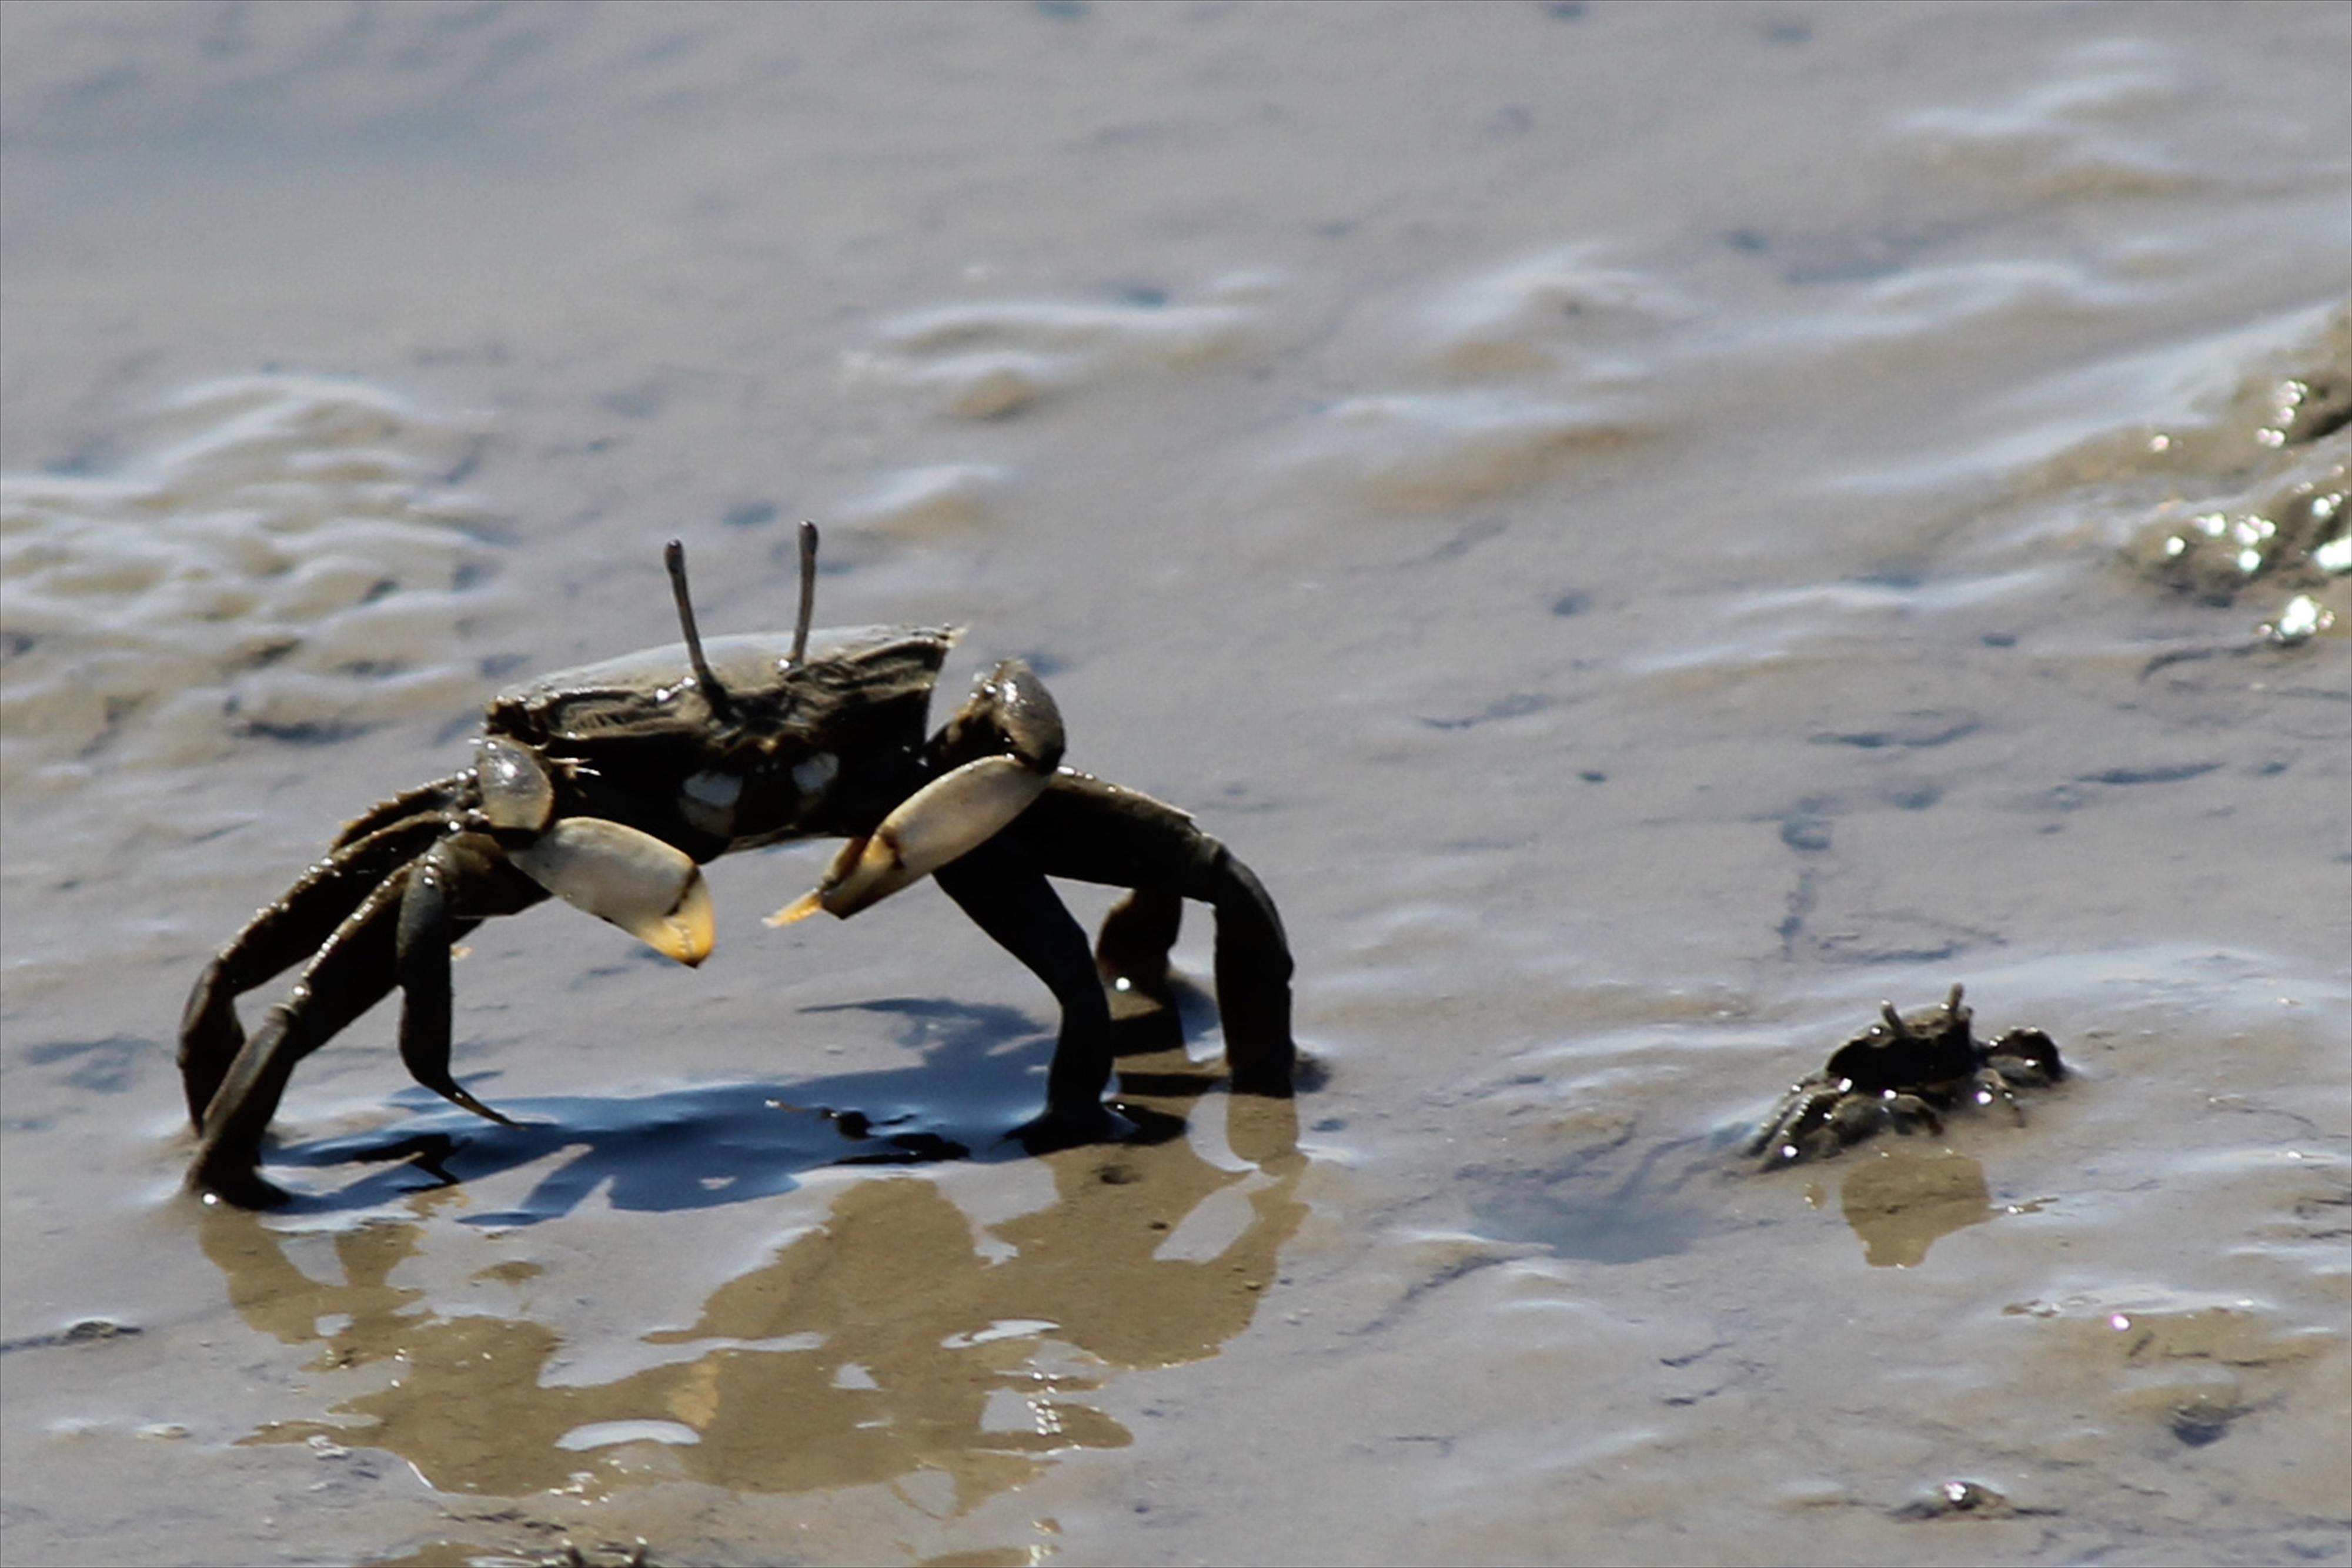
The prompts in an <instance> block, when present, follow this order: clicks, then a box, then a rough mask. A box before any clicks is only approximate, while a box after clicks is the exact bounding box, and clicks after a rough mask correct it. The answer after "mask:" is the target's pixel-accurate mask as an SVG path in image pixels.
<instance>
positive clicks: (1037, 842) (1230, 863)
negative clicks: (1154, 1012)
mask: <svg viewBox="0 0 2352 1568" xmlns="http://www.w3.org/2000/svg"><path fill="white" fill-rule="evenodd" d="M1003 836H1004V837H1005V838H1009V839H1013V840H1015V841H1019V842H1020V843H1022V844H1024V845H1025V846H1026V847H1027V848H1028V850H1029V851H1030V852H1031V853H1032V854H1033V855H1034V856H1035V857H1036V861H1037V864H1038V867H1039V869H1041V870H1042V871H1044V872H1045V874H1046V875H1048V876H1061V877H1069V878H1071V879H1073V880H1075V881H1079V882H1096V883H1109V884H1110V885H1112V886H1114V887H1129V888H1133V889H1135V890H1136V891H1137V893H1138V894H1140V895H1141V896H1140V897H1139V899H1137V900H1131V901H1129V904H1122V905H1121V906H1120V908H1119V909H1118V910H1117V911H1114V912H1113V914H1112V916H1111V918H1110V919H1109V920H1108V921H1106V922H1105V929H1104V933H1103V935H1104V947H1105V952H1106V955H1107V957H1108V959H1110V960H1111V961H1114V962H1117V963H1118V964H1121V965H1123V966H1128V967H1134V968H1135V969H1136V970H1137V977H1138V978H1139V979H1147V980H1148V979H1149V978H1150V972H1149V971H1150V968H1151V967H1157V969H1158V970H1159V971H1160V974H1162V975H1164V973H1165V970H1166V965H1167V952H1168V944H1172V943H1173V942H1174V940H1175V936H1176V922H1175V921H1174V920H1172V919H1170V918H1168V916H1167V904H1168V901H1169V900H1171V899H1173V898H1178V897H1182V898H1192V899H1197V900H1199V901H1200V902H1202V903H1203V904H1208V905H1209V906H1210V907H1211V908H1213V910H1215V911H1216V917H1217V957H1216V968H1217V1010H1218V1013H1219V1015H1220V1017H1221V1018H1222V1019H1223V1023H1224V1030H1225V1061H1226V1064H1227V1066H1228V1067H1229V1068H1230V1070H1231V1071H1232V1073H1233V1083H1234V1088H1235V1089H1237V1090H1240V1091H1241V1092H1244V1093H1248V1094H1270V1095H1275V1096H1277V1097H1284V1098H1286V1097H1287V1096H1288V1095H1289V1094H1290V1092H1291V1074H1292V1071H1293V1070H1294V1068H1295V1067H1296V1065H1297V1055H1298V1050H1297V1044H1296V1042H1295V1041H1293V1040H1292V1039H1291V1033H1290V975H1291V960H1290V945H1289V942H1288V940H1287V939H1286V937H1285V936H1284V935H1283V930H1282V916H1281V915H1279V914H1278V913H1276V910H1275V907H1274V900H1273V899H1272V898H1271V897H1269V896H1268V895H1267V894H1266V891H1265V885H1264V884H1263V883H1260V882H1259V881H1258V879H1257V877H1256V874H1255V873H1253V872H1252V871H1251V870H1250V869H1249V867H1248V866H1246V865H1244V864H1243V863H1242V862H1241V861H1240V859H1239V858H1238V857H1236V856H1235V855H1234V852H1232V851H1231V850H1228V849H1227V848H1225V846H1224V845H1223V844H1222V843H1220V842H1218V841H1216V840H1215V839H1213V838H1211V837H1210V836H1209V835H1208V834H1206V833H1204V832H1202V831H1201V830H1200V829H1199V828H1198V827H1196V826H1194V825H1193V822H1192V818H1191V817H1190V816H1188V815H1187V814H1186V813H1184V812H1182V811H1180V810H1177V809H1176V808H1175V807H1173V806H1170V805H1166V804H1164V803H1162V802H1160V801H1159V800H1153V799H1152V798H1151V797H1150V796H1149V795H1144V794H1140V793H1139V792H1137V791H1135V790H1133V789H1122V788H1120V787H1119V786H1118V785H1116V784H1109V783H1106V782H1104V781H1103V780H1102V779H1097V778H1095V777H1093V776H1092V775H1090V774H1085V773H1079V772H1076V771H1074V770H1073V769H1070V768H1063V769H1062V770H1061V771H1060V772H1058V773H1056V774H1055V776H1054V779H1053V782H1052V784H1051V786H1050V787H1049V788H1048V789H1046V790H1045V794H1043V795H1041V796H1040V797H1038V800H1037V803H1036V804H1035V805H1034V806H1032V807H1030V808H1029V810H1027V811H1026V812H1024V813H1023V814H1022V816H1021V818H1020V820H1019V821H1015V822H1014V823H1013V825H1012V826H1011V827H1009V828H1007V829H1006V830H1005V831H1004V834H1003ZM1154 947H1157V949H1158V950H1157V952H1156V953H1155V952H1154V951H1153V950H1152V949H1153V948H1154ZM1162 983H1163V984H1164V981H1163V982H1162Z"/></svg>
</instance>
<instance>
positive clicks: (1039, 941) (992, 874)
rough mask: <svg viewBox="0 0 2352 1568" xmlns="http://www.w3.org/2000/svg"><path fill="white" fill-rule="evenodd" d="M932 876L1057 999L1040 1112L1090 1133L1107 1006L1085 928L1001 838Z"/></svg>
mask: <svg viewBox="0 0 2352 1568" xmlns="http://www.w3.org/2000/svg"><path fill="white" fill-rule="evenodd" d="M933 876H934V880H936V881H937V882H938V883H939V884H940V890H941V891H942V892H944V893H945V894H947V895H948V896H949V897H950V898H952V899H954V900H955V901H956V903H957V904H960V905H961V906H962V909H963V912H964V913H965V914H966V915H970V916H971V921H972V924H973V925H977V926H979V927H980V928H981V929H982V931H985V932H987V933H988V934H989V936H992V937H993V938H995V940H996V942H997V945H998V946H1001V947H1003V949H1004V950H1005V951H1006V952H1008V953H1010V954H1012V955H1013V956H1014V957H1016V958H1018V959H1020V960H1021V961H1022V963H1024V964H1025V965H1027V966H1028V967H1029V970H1030V972H1031V973H1032V974H1034V975H1035V976H1036V977H1038V978H1039V979H1041V980H1043V981H1045V986H1046V988H1047V989H1048V990H1050V991H1052V992H1053V993H1054V999H1055V1001H1058V1002H1060V1003H1061V1004H1062V1027H1061V1033H1060V1036H1059V1038H1058V1039H1056V1040H1055V1044H1054V1062H1053V1065H1052V1066H1051V1067H1050V1068H1048V1069H1047V1070H1046V1074H1045V1114H1046V1117H1047V1119H1048V1120H1049V1121H1050V1122H1052V1123H1055V1124H1060V1125H1061V1127H1062V1128H1063V1129H1066V1131H1068V1132H1070V1133H1073V1134H1079V1135H1080V1136H1093V1135H1097V1134H1098V1133H1099V1132H1100V1131H1101V1130H1102V1125H1103V1123H1104V1117H1103V1112H1102V1094H1103V1090H1104V1089H1105V1087H1107V1086H1108V1084H1109V1082H1110V1071H1111V1049H1110V1045H1111V1037H1110V1003H1109V1002H1108V1000H1107V999H1106V998H1105V997H1104V996H1103V988H1102V981H1101V979H1100V978H1099V977H1097V975H1096V973H1095V963H1094V956H1093V955H1092V954H1090V953H1088V952H1087V934H1086V930H1085V928H1084V927H1083V926H1081V925H1079V924H1078V923H1077V922H1076V920H1075V919H1073V918H1071V915H1070V912H1069V910H1068V908H1067V907H1066V906H1065V905H1064V904H1063V903H1062V900H1061V895H1060V894H1056V893H1055V891H1054V889H1053V887H1052V885H1051V884H1050V883H1047V882H1046V881H1045V873H1044V872H1043V871H1041V870H1040V869H1038V865H1037V862H1036V861H1035V859H1034V857H1033V856H1032V855H1031V854H1030V853H1029V852H1028V851H1027V850H1026V849H1024V848H1023V847H1022V846H1021V845H1020V844H1017V843H1013V842H1012V841H1008V840H1006V839H1003V838H997V839H992V840H990V841H988V842H987V843H984V844H982V845H981V846H980V847H979V848H978V849H975V850H973V851H972V852H970V853H969V854H966V855H964V856H962V857H961V859H958V860H955V861H951V862H949V863H948V864H946V865H943V866H941V867H940V868H939V870H938V871H937V872H936V873H933Z"/></svg>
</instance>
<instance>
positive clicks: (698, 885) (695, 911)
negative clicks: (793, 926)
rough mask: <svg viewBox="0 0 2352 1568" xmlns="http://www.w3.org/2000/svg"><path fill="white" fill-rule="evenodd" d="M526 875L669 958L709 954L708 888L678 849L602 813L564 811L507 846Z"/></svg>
mask: <svg viewBox="0 0 2352 1568" xmlns="http://www.w3.org/2000/svg"><path fill="white" fill-rule="evenodd" d="M507 859H509V861H512V862H514V863H515V865H516V866H517V867H518V868H520V870H521V872H522V873H523V874H524V875H525V876H528V877H530V879H531V881H533V882H535V883H539V885H540V886H541V887H543V888H545V889H547V891H548V892H550V893H551V894H555V896H556V897H558V898H561V899H562V900H563V901H564V902H565V903H567V904H577V905H579V906H580V907H581V908H583V909H584V910H586V911H587V912H588V913H589V914H591V915H595V916H596V917H597V918H598V919H600V920H609V921H611V922H612V923H613V924H614V925H617V926H619V927H620V928H621V929H622V930H624V931H625V932H627V933H628V934H629V935H630V936H635V938H636V939H637V940H638V941H640V942H643V943H644V944H645V945H646V946H648V947H651V948H652V949H653V950H654V951H655V952H656V953H659V954H660V955H662V956H664V957H666V958H675V959H677V961H678V962H679V963H681V964H685V965H688V966H692V965H695V964H699V963H701V962H702V961H703V960H704V959H705V958H707V957H709V956H710V942H711V934H712V930H713V928H714V926H715V925H716V921H715V920H714V918H713V915H712V912H711V907H710V887H709V883H705V882H704V881H703V880H702V870H701V868H700V867H698V866H697V865H696V864H695V863H694V862H693V861H692V860H691V859H689V858H688V856H687V855H686V854H685V853H684V852H682V851H679V850H677V849H675V848H672V847H671V846H670V845H668V844H666V843H664V842H662V841H660V840H659V839H657V838H655V837H654V836H653V835H652V834H651V833H646V832H640V831H637V830H636V829H635V828H632V827H627V826H625V825H623V824H622V823H619V822H611V821H605V820H604V818H602V817H566V818H565V819H563V820H562V821H560V822H557V823H555V824H554V825H553V826H551V827H550V828H549V829H548V830H547V831H545V832H543V833H541V834H540V835H539V837H538V839H537V840H535V841H533V842H532V843H531V845H530V848H528V849H520V850H509V851H508V852H507Z"/></svg>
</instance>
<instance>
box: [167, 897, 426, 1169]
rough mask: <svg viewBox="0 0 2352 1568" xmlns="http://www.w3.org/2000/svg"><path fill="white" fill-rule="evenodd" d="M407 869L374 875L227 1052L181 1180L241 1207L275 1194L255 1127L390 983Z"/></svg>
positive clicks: (264, 1123)
mask: <svg viewBox="0 0 2352 1568" xmlns="http://www.w3.org/2000/svg"><path fill="white" fill-rule="evenodd" d="M411 874H412V873H410V871H409V870H408V869H407V868H403V869H401V870H398V871H395V872H394V873H393V874H392V875H390V876H388V877H386V878H384V879H383V881H382V882H380V883H377V885H376V887H375V888H374V890H373V892H371V893H370V894H368V895H367V897H366V898H364V899H362V901H361V902H360V905H359V907H358V908H357V909H355V910H353V911H352V914H351V915H349V916H348V917H346V918H345V919H344V920H343V922H342V924H341V925H338V926H337V927H336V928H335V932H334V935H332V936H329V937H328V938H327V940H326V941H325V942H324V943H322V944H320V947H319V949H318V954H317V956H315V957H313V958H312V959H311V960H310V965H309V967H306V968H305V969H304V970H303V971H302V977H301V978H300V979H299V980H298V981H296V982H295V985H294V988H293V990H292V991H291V992H290V993H289V995H288V997H287V998H286V999H285V1000H284V1001H282V1002H279V1003H278V1004H277V1005H276V1006H275V1007H273V1008H271V1009H269V1011H268V1015H267V1016H266V1017H265V1018H264V1019H262V1023H261V1027H260V1029H258V1030H256V1031H255V1033H254V1035H253V1038H252V1039H250V1040H247V1041H246V1042H245V1044H244V1046H243V1047H242V1048H241V1049H240V1050H239V1051H237V1053H236V1061H232V1062H231V1063H229V1067H228V1071H227V1072H226V1073H225V1074H224V1075H223V1077H222V1079H221V1082H220V1087H219V1089H218V1090H217V1092H215V1093H214V1095H213V1096H212V1100H211V1103H209V1104H207V1105H206V1106H205V1113H204V1117H203V1119H202V1122H201V1123H200V1126H201V1128H202V1131H203V1136H202V1138H201V1139H200V1140H199V1142H198V1144H197V1146H196V1158H195V1163H194V1165H193V1166H190V1167H189V1170H188V1186H190V1187H191V1188H194V1189H195V1190H197V1191H204V1192H212V1193H216V1194H218V1195H219V1196H220V1197H225V1198H226V1199H228V1200H229V1201H230V1202H231V1203H235V1204H238V1205H240V1206H242V1207H263V1206H266V1205H268V1204H272V1203H276V1202H278V1201H280V1200H281V1199H282V1197H283V1196H284V1195H283V1194H281V1193H280V1192H279V1191H278V1189H277V1188H276V1187H275V1186H271V1185H270V1184H269V1183H268V1182H267V1181H264V1180H263V1179H262V1178H261V1176H260V1175H259V1174H258V1172H257V1170H256V1168H255V1167H256V1166H258V1165H259V1164H260V1163H261V1136H262V1134H264V1133H266V1132H267V1131H268V1129H269V1121H270V1118H271V1117H273V1116H275V1115H276V1114H277V1113H278V1101H279V1100H280V1099H281V1098H283V1097H284V1095H285V1093H286V1082H287V1080H288V1079H289V1078H290V1077H292V1076H293V1072H294V1068H295V1066H296V1064H297V1063H299V1062H300V1061H301V1060H302V1059H303V1058H304V1057H306V1056H308V1055H310V1053H311V1052H312V1051H316V1050H318V1049H319V1047H320V1046H322V1045H324V1044H326V1043H327V1041H328V1040H331V1039H332V1038H334V1036H335V1034H336V1033H337V1032H338V1031H339V1030H342V1029H343V1028H345V1027H346V1026H348V1025H349V1024H351V1023H352V1021H353V1020H355V1019H358V1017H359V1016H360V1015H361V1014H362V1013H363V1012H365V1011H367V1010H368V1009H370V1008H372V1007H373V1006H375V1004H376V1003H377V1002H379V1001H382V1000H383V998H384V996H385V994H386V993H387V992H389V991H390V990H391V989H392V987H393V980H394V967H395V963H396V958H397V945H398V938H399V920H400V907H401V904H402V900H403V897H404V894H406V892H407V889H408V879H409V877H410V875H411Z"/></svg>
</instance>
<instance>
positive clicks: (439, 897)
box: [394, 833, 545, 1127]
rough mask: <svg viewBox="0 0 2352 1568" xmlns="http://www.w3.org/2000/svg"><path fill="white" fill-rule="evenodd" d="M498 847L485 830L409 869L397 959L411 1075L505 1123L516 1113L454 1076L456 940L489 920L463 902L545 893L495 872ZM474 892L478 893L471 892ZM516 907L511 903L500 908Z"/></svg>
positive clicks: (521, 899)
mask: <svg viewBox="0 0 2352 1568" xmlns="http://www.w3.org/2000/svg"><path fill="white" fill-rule="evenodd" d="M497 853H498V847H497V845H496V844H495V843H493V842H492V841H489V840H487V839H484V838H482V837H481V836H480V835H478V834H473V833H467V834H461V835H457V836H453V837H450V838H445V839H443V840H442V841H440V842H438V843H436V844H435V845H434V846H433V847H432V849H430V850H428V851H427V852H425V854H424V855H422V856H420V857H419V858H418V860H417V862H416V863H415V866H413V867H412V868H411V869H410V871H409V873H408V887H407V889H406V891H404V893H403V894H401V897H400V924H399V927H398V931H397V935H396V936H395V937H394V967H395V972H396V973H397V974H398V976H399V979H400V992H401V1006H400V1059H401V1061H404V1062H406V1063H407V1064H408V1071H409V1074H410V1076H412V1077H414V1078H415V1080H416V1082H419V1083H421V1084H423V1085H424V1086H425V1088H427V1089H430V1090H432V1091H433V1092H435V1093H436V1094H438V1095H440V1096H441V1098H443V1099H444V1100H446V1101H448V1102H449V1103H451V1104H453V1105H459V1106H463V1107H464V1108H465V1109H467V1110H468V1111H471V1112H472V1113H474V1114H476V1115H477V1116H481V1117H485V1118H487V1119H488V1120H490V1121H493V1122H497V1123H499V1124H501V1125H503V1126H509V1127H511V1126H514V1125H515V1122H514V1121H513V1119H512V1118H510V1117H508V1116H504V1115H501V1114H499V1113H498V1112H496V1111H493V1110H491V1109H490V1108H489V1107H488V1105H485V1104H483V1103H481V1102H480V1101H479V1100H477V1099H475V1098H474V1096H473V1095H472V1094H470V1093H468V1092H467V1091H466V1090H465V1089H464V1088H463V1087H462V1086H460V1085H459V1083H458V1082H457V1080H456V1079H455V1078H453V1077H451V1076H450V1075H449V1022H450V1019H449V1014H450V1005H451V998H450V985H449V946H450V944H451V943H453V942H456V941H457V940H458V939H459V938H460V937H462V936H465V934H466V933H467V932H468V931H471V930H472V929H473V928H474V927H475V926H477V925H480V924H481V921H480V920H479V919H478V918H460V917H459V916H458V915H457V913H456V910H457V906H458V905H459V904H461V903H462V904H480V903H481V902H483V899H484V895H486V894H493V893H496V892H506V893H508V894H509V895H510V896H509V898H508V899H506V900H504V901H503V902H504V903H506V904H511V905H513V906H514V907H521V906H522V905H526V904H532V903H535V902H537V900H538V898H540V897H543V896H545V895H544V894H541V893H540V892H539V890H538V889H537V888H535V887H530V886H528V885H527V884H526V885H524V886H522V887H520V888H518V887H515V886H514V885H513V883H520V882H521V879H520V877H513V876H512V873H509V877H510V878H511V881H510V882H508V883H501V882H499V880H498V879H496V877H495V871H496V870H499V869H503V866H502V864H501V862H499V861H498V860H496V859H495V858H493V857H495V856H496V855H497ZM468 894H471V895H472V896H471V897H468V896H467V895H468ZM494 912H495V913H498V914H501V915H503V914H510V913H512V909H511V908H499V909H497V910H495V911H494Z"/></svg>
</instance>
